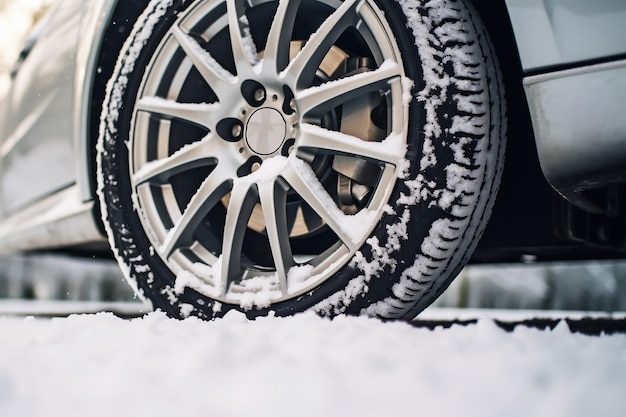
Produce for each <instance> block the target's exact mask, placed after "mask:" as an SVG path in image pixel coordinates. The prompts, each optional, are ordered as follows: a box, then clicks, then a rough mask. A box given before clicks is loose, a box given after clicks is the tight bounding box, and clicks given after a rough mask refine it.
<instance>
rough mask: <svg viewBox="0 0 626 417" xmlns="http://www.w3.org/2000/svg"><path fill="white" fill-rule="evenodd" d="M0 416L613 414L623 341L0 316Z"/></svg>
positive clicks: (233, 320)
mask: <svg viewBox="0 0 626 417" xmlns="http://www.w3.org/2000/svg"><path fill="white" fill-rule="evenodd" d="M0 350H1V352H2V354H1V355H0V415H2V416H30V417H36V416H46V417H55V416H63V417H66V416H81V417H82V416H107V417H110V416H131V415H136V416H147V415H179V416H180V415H187V416H192V415H196V416H197V415H210V416H270V415H271V416H281V415H298V416H391V415H428V416H456V415H463V416H481V417H488V416H494V417H496V416H497V417H501V416H508V417H515V416H534V417H540V416H550V417H557V416H568V417H575V416H585V417H587V416H592V415H593V416H621V415H623V410H624V409H625V407H626V396H624V392H626V336H625V335H614V336H602V337H589V336H582V335H578V334H572V333H570V332H569V330H568V328H567V326H565V325H559V326H558V327H556V328H555V330H554V331H539V330H533V329H528V328H521V327H519V328H517V329H516V330H515V331H514V332H513V333H506V332H504V331H503V330H501V329H500V328H498V327H496V326H495V325H494V324H493V323H492V322H491V321H487V320H481V321H479V322H478V324H477V325H472V326H467V327H453V328H451V329H449V330H443V329H438V330H435V331H430V330H426V329H418V328H414V327H411V326H410V325H408V324H405V323H392V322H388V323H382V322H379V321H377V320H374V319H369V318H351V317H339V318H337V319H335V320H334V321H330V320H327V319H321V318H319V317H317V316H315V315H313V314H304V315H299V316H296V317H293V318H288V319H282V318H281V319H279V318H271V317H269V318H262V319H258V320H256V321H254V322H249V321H247V320H246V319H245V317H244V316H243V315H241V314H238V313H229V314H228V315H227V316H226V317H225V319H223V320H218V321H214V322H201V321H199V320H196V319H188V320H185V321H182V322H180V321H175V320H171V319H168V318H166V317H165V316H164V315H163V314H160V313H151V314H149V315H147V316H145V317H144V318H140V319H135V320H121V319H119V318H116V317H115V316H113V315H110V314H97V315H82V316H70V317H69V318H65V319H52V320H48V319H35V318H26V319H24V318H0Z"/></svg>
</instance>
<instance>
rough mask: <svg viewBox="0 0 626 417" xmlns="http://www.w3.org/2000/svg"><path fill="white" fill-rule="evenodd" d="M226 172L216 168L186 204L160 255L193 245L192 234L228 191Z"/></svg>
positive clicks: (229, 181) (168, 234) (228, 183)
mask: <svg viewBox="0 0 626 417" xmlns="http://www.w3.org/2000/svg"><path fill="white" fill-rule="evenodd" d="M226 171H227V170H225V169H220V166H219V165H218V166H216V167H215V169H213V171H212V172H211V174H210V175H209V176H208V177H207V178H206V179H205V180H204V182H203V183H202V184H201V185H200V188H198V191H196V193H195V194H194V196H193V197H192V198H191V200H190V201H189V204H187V208H186V209H185V212H184V213H183V215H182V216H181V218H180V220H179V221H178V222H177V223H176V225H175V226H174V227H173V228H172V229H170V230H169V232H168V233H167V237H166V238H165V240H164V242H163V245H162V246H161V253H163V254H164V255H165V256H166V257H169V256H170V255H171V254H172V253H173V252H174V251H175V250H176V249H178V248H180V247H187V246H189V245H190V244H191V243H193V232H194V231H195V229H196V228H197V227H198V225H199V224H200V222H201V221H202V219H203V218H204V217H205V216H206V215H207V213H208V212H209V211H211V209H212V208H213V207H215V205H216V204H217V203H218V202H219V201H220V199H221V198H222V197H224V196H225V195H226V194H228V192H229V191H230V189H231V187H232V185H231V176H230V175H228V174H227V172H226Z"/></svg>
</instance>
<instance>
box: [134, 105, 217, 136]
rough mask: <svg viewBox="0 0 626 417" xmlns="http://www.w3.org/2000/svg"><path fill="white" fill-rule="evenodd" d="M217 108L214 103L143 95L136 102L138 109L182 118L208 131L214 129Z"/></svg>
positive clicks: (167, 116)
mask: <svg viewBox="0 0 626 417" xmlns="http://www.w3.org/2000/svg"><path fill="white" fill-rule="evenodd" d="M218 108H219V105H217V104H215V103H212V104H207V103H179V102H177V101H174V100H166V99H163V98H159V97H144V98H142V99H141V100H139V101H138V102H137V110H139V111H145V112H148V113H152V114H157V115H160V116H163V117H165V118H172V119H178V120H183V121H186V122H189V123H192V124H194V125H196V126H200V127H202V128H205V129H207V130H210V131H215V124H216V122H215V120H214V119H215V117H214V114H215V112H216V110H218Z"/></svg>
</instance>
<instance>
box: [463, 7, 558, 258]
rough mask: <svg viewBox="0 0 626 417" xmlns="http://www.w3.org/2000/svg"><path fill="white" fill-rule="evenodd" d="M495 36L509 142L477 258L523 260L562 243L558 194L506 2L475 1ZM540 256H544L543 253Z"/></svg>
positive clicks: (475, 254) (492, 37) (489, 29)
mask: <svg viewBox="0 0 626 417" xmlns="http://www.w3.org/2000/svg"><path fill="white" fill-rule="evenodd" d="M471 2H472V3H473V4H474V7H475V8H476V9H477V11H478V13H479V14H480V16H481V18H482V19H483V21H484V23H485V26H486V27H487V30H488V32H489V34H490V36H491V40H492V43H493V45H494V48H495V51H496V55H497V57H498V60H499V63H500V68H501V70H502V74H503V78H504V87H505V92H506V104H507V110H508V111H507V117H508V133H507V136H508V140H507V150H506V160H505V164H504V172H503V175H502V182H501V184H500V190H499V193H498V197H497V200H496V203H495V206H494V209H493V213H492V216H491V219H490V221H489V223H488V224H487V228H486V230H485V233H484V235H483V238H482V240H481V241H480V243H479V245H478V248H477V250H476V252H475V253H474V256H473V258H472V261H473V262H493V261H519V260H520V259H521V257H522V256H523V255H526V254H532V255H540V254H541V252H542V248H546V247H553V246H555V245H556V246H558V245H559V244H562V242H561V241H560V240H559V239H558V237H557V235H556V233H555V230H554V226H553V211H554V207H555V205H556V204H557V202H558V201H560V200H561V199H560V197H559V196H558V194H557V193H556V192H555V191H554V190H553V189H552V187H550V185H549V184H548V182H547V181H546V179H545V177H544V175H543V172H542V170H541V166H540V164H539V158H538V155H537V146H536V143H535V136H534V132H533V128H532V122H531V118H530V113H529V110H528V105H527V102H526V95H525V92H524V88H523V84H522V80H523V78H524V75H525V74H524V71H523V68H522V64H521V60H520V53H519V50H518V46H517V42H516V39H515V35H514V32H513V26H512V23H511V18H510V15H509V12H508V9H507V5H506V2H505V0H498V1H495V2H494V1H492V0H471ZM539 258H541V256H539Z"/></svg>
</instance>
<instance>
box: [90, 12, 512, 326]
mask: <svg viewBox="0 0 626 417" xmlns="http://www.w3.org/2000/svg"><path fill="white" fill-rule="evenodd" d="M251 4H252V6H251ZM275 16H279V18H275ZM357 22H358V24H357ZM231 40H232V41H231ZM103 109H104V110H103V113H102V116H101V125H100V135H99V142H98V164H97V179H98V185H99V187H98V195H99V198H100V202H101V205H102V218H103V222H104V225H105V228H106V231H107V234H108V237H109V241H110V244H111V247H112V249H113V252H114V254H115V256H116V258H117V260H118V262H119V264H120V265H121V267H122V269H123V272H124V274H125V276H126V278H127V279H128V281H129V282H130V283H131V285H132V286H133V288H134V289H135V291H136V292H137V293H138V294H139V295H140V296H141V297H142V298H144V299H148V300H150V301H151V302H152V303H153V305H154V307H155V308H158V309H161V310H163V311H165V312H167V313H168V314H169V315H171V316H173V317H180V318H184V317H188V316H190V315H193V316H197V317H200V318H204V319H211V318H214V317H220V316H222V315H224V314H226V312H228V311H230V310H233V309H235V310H239V311H243V312H245V313H246V314H247V315H248V316H249V317H254V316H257V315H267V314H270V313H271V314H275V315H281V316H282V315H290V314H294V313H297V312H301V311H306V310H313V311H315V312H317V313H318V314H321V315H326V316H334V315H337V314H367V315H371V316H377V317H382V318H390V319H391V318H403V319H409V318H412V317H414V316H415V315H416V314H417V313H419V312H420V311H421V310H422V309H424V308H425V307H426V306H428V305H429V304H430V303H432V302H433V301H434V300H435V298H436V297H437V296H438V295H439V294H441V292H443V290H444V289H445V288H446V287H447V286H448V285H449V283H450V282H451V281H452V280H453V278H454V277H455V276H456V275H457V274H458V273H459V271H460V270H461V268H462V267H463V266H464V265H465V263H466V262H467V261H468V259H469V257H470V255H471V253H472V251H473V250H474V248H475V246H476V244H477V242H478V240H479V238H480V236H481V233H482V231H483V229H484V227H485V225H486V222H487V219H488V217H489V214H490V212H491V209H492V206H493V203H494V199H495V196H496V192H497V187H498V184H499V179H500V175H501V171H502V166H503V155H504V149H505V129H506V120H505V109H504V100H503V88H502V84H501V75H500V73H499V70H498V68H497V63H496V61H495V54H494V51H493V48H492V46H491V43H490V42H489V39H488V36H487V33H486V30H485V28H484V26H483V25H482V23H481V22H480V19H479V17H478V15H477V13H476V12H475V11H474V9H473V8H472V7H471V5H470V4H468V2H466V1H462V0H439V1H424V0H422V1H418V0H394V1H387V0H363V1H356V0H346V1H339V0H300V1H293V0H291V1H289V2H287V1H281V2H280V3H278V2H275V1H266V0H265V1H263V0H259V1H247V2H244V1H239V0H226V1H224V0H196V1H180V0H178V1H177V0H153V1H151V2H150V3H149V4H148V6H147V7H146V9H145V11H144V13H143V14H142V16H141V17H140V18H139V19H138V21H137V22H136V24H135V27H134V29H133V31H132V33H131V35H130V37H129V39H128V40H127V42H126V44H125V46H124V48H123V50H122V52H121V53H120V56H119V59H118V62H117V66H116V69H115V71H114V73H113V76H112V78H111V80H110V81H109V84H108V89H107V95H106V98H105V102H104V106H103Z"/></svg>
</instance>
